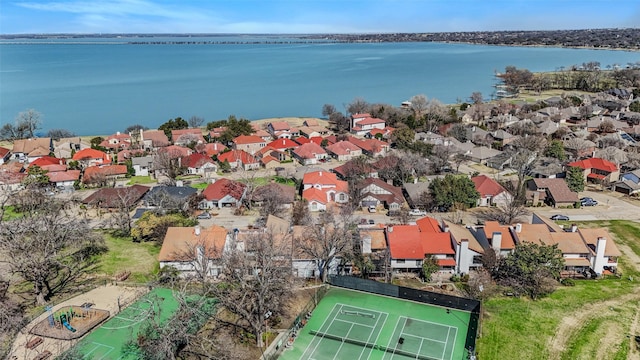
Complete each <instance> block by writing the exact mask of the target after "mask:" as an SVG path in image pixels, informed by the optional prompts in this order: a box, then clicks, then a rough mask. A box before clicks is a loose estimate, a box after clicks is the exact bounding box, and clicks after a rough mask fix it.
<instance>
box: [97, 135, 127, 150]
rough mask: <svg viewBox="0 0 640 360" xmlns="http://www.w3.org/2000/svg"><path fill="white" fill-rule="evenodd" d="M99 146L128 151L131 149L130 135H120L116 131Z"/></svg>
mask: <svg viewBox="0 0 640 360" xmlns="http://www.w3.org/2000/svg"><path fill="white" fill-rule="evenodd" d="M100 146H102V147H104V148H107V149H112V150H119V149H128V148H129V147H131V135H129V134H122V133H120V132H119V131H118V132H117V133H115V134H113V135H109V136H107V137H106V138H105V139H104V140H102V142H101V143H100Z"/></svg>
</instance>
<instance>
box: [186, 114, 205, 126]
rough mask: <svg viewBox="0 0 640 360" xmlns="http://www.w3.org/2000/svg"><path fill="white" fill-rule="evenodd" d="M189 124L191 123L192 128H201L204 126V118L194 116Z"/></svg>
mask: <svg viewBox="0 0 640 360" xmlns="http://www.w3.org/2000/svg"><path fill="white" fill-rule="evenodd" d="M187 122H188V123H189V127H190V128H199V127H202V125H203V124H204V118H203V117H200V116H195V115H193V116H192V117H190V118H189V120H188V121H187Z"/></svg>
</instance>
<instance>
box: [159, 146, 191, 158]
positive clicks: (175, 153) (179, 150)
mask: <svg viewBox="0 0 640 360" xmlns="http://www.w3.org/2000/svg"><path fill="white" fill-rule="evenodd" d="M158 153H166V154H168V155H169V157H170V158H171V159H179V158H183V157H185V156H189V155H191V154H193V150H191V149H189V148H188V147H184V146H178V145H169V146H165V147H163V148H160V149H158Z"/></svg>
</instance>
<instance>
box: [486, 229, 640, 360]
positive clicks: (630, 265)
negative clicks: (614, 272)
mask: <svg viewBox="0 0 640 360" xmlns="http://www.w3.org/2000/svg"><path fill="white" fill-rule="evenodd" d="M578 226H579V227H602V226H605V227H609V230H610V232H611V233H612V234H613V235H614V236H615V240H616V243H617V244H618V245H619V247H620V248H621V251H622V252H623V256H622V257H621V258H620V259H619V270H621V271H622V273H623V276H622V277H621V278H615V277H612V278H607V279H601V280H577V281H576V285H575V286H573V287H564V286H562V287H560V288H558V290H556V291H555V292H554V293H553V294H552V295H551V296H549V297H547V298H543V299H540V300H537V301H531V300H529V299H526V298H506V297H502V298H495V299H491V300H489V301H486V302H485V303H484V305H483V306H484V317H483V319H482V332H481V337H480V339H479V340H478V356H479V358H481V359H567V360H569V359H627V358H628V356H629V354H630V352H633V351H636V350H635V349H633V348H632V346H635V344H632V339H630V338H629V337H628V335H629V334H630V333H631V334H638V329H633V328H632V326H634V325H633V324H634V319H635V317H636V316H637V314H638V309H639V308H638V305H639V304H640V291H639V289H640V284H638V281H640V272H638V266H640V264H638V263H636V262H635V261H634V260H632V258H633V257H636V258H637V255H640V224H638V223H634V222H630V221H610V222H607V221H596V222H584V223H578ZM625 250H627V251H625ZM628 251H631V252H632V254H629V253H628ZM625 253H626V254H627V255H626V256H625ZM629 277H631V279H633V281H631V280H630V278H629ZM635 326H637V324H636V325H635ZM635 354H636V357H637V356H638V353H637V351H636V353H635Z"/></svg>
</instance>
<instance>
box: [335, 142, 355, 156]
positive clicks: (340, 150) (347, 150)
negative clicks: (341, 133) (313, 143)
mask: <svg viewBox="0 0 640 360" xmlns="http://www.w3.org/2000/svg"><path fill="white" fill-rule="evenodd" d="M327 150H328V151H330V152H332V153H334V154H336V155H351V153H352V152H358V151H361V149H360V148H359V147H358V146H356V145H355V144H353V143H351V142H349V141H339V142H337V143H335V144H332V145H329V146H327Z"/></svg>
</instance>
